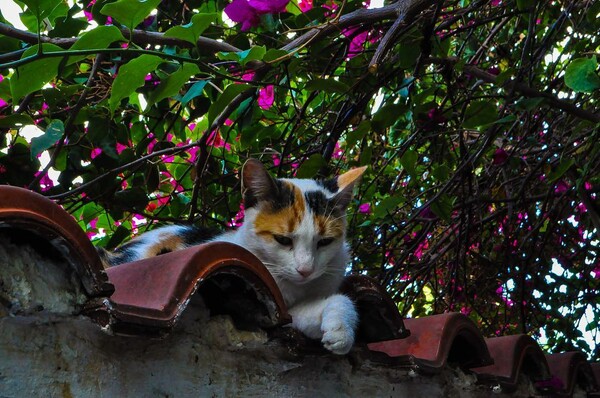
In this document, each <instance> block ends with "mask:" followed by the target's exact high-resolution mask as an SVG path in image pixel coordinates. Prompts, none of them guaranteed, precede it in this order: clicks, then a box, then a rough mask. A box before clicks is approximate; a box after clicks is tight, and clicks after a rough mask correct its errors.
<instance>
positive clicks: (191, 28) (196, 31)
mask: <svg viewBox="0 0 600 398" xmlns="http://www.w3.org/2000/svg"><path fill="white" fill-rule="evenodd" d="M216 18H217V14H214V13H210V14H196V15H194V16H193V17H192V21H191V22H190V23H188V24H186V25H180V26H174V27H172V28H171V29H169V30H167V31H166V32H165V35H164V36H165V37H175V38H177V39H181V40H185V41H187V42H189V43H192V44H193V45H196V42H198V38H199V37H200V35H201V34H202V33H203V32H204V31H205V30H206V29H207V28H208V27H209V26H210V24H211V23H213V22H214V21H215V20H216Z"/></svg>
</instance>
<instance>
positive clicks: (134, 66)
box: [108, 54, 164, 112]
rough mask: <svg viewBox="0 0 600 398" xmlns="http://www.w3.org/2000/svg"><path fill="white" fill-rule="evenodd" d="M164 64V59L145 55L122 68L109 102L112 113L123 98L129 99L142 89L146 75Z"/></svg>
mask: <svg viewBox="0 0 600 398" xmlns="http://www.w3.org/2000/svg"><path fill="white" fill-rule="evenodd" d="M162 62H164V61H163V59H162V58H160V57H157V56H156V55H149V54H143V55H141V56H139V57H138V58H135V59H132V60H131V61H129V62H128V63H126V64H125V65H123V66H121V68H119V74H118V75H117V78H116V79H115V82H114V83H113V86H112V91H111V93H110V99H109V100H108V103H109V106H110V110H111V112H114V111H115V109H116V108H117V106H118V105H119V102H120V101H121V100H122V99H123V98H126V97H129V96H130V95H131V94H132V93H133V92H134V91H135V90H136V89H138V88H139V87H142V86H143V85H144V79H145V78H146V75H147V74H148V73H150V72H152V71H153V70H155V69H156V67H157V66H158V65H159V64H160V63H162Z"/></svg>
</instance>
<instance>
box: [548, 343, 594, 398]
mask: <svg viewBox="0 0 600 398" xmlns="http://www.w3.org/2000/svg"><path fill="white" fill-rule="evenodd" d="M546 361H547V362H548V366H549V367H550V373H551V374H552V376H553V379H555V380H556V381H557V384H556V394H557V396H560V397H569V396H572V395H573V393H574V392H575V390H576V388H577V387H579V388H580V389H582V390H583V391H585V392H587V393H588V396H592V395H595V394H596V393H598V392H599V389H598V382H597V381H596V378H595V377H594V370H593V369H592V367H591V366H590V364H589V362H587V360H586V357H585V355H584V354H583V353H582V352H579V351H570V352H563V353H559V354H546Z"/></svg>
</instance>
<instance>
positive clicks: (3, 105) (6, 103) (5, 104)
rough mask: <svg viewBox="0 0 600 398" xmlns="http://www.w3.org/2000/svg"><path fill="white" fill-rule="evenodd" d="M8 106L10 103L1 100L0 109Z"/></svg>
mask: <svg viewBox="0 0 600 398" xmlns="http://www.w3.org/2000/svg"><path fill="white" fill-rule="evenodd" d="M7 105H8V102H6V101H4V100H3V99H2V98H0V108H4V107H5V106H7Z"/></svg>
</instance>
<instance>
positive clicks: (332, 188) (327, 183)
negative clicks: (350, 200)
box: [316, 178, 340, 193]
mask: <svg viewBox="0 0 600 398" xmlns="http://www.w3.org/2000/svg"><path fill="white" fill-rule="evenodd" d="M316 181H317V184H319V185H320V186H322V187H323V188H325V189H326V190H328V191H329V192H331V193H336V192H337V191H339V189H340V187H339V186H338V183H337V178H330V179H328V180H316Z"/></svg>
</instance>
